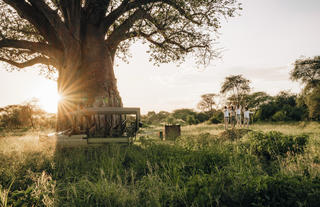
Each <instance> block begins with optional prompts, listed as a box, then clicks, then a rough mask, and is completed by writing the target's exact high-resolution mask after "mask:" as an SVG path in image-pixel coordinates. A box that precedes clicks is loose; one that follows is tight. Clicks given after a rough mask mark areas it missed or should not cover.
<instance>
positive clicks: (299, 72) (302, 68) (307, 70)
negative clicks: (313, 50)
mask: <svg viewBox="0 0 320 207" xmlns="http://www.w3.org/2000/svg"><path fill="white" fill-rule="evenodd" d="M290 77H291V79H292V80H295V81H301V82H302V83H303V84H305V85H306V88H307V89H309V88H314V87H317V86H319V85H320V56H316V57H314V58H306V59H298V60H296V62H295V64H294V69H293V70H292V71H291V73H290Z"/></svg>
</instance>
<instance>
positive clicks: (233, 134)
mask: <svg viewBox="0 0 320 207" xmlns="http://www.w3.org/2000/svg"><path fill="white" fill-rule="evenodd" d="M250 131H251V130H250V129H230V130H225V131H223V132H222V133H220V134H219V135H218V136H219V137H220V138H221V139H224V140H231V141H233V140H236V139H240V138H242V137H243V136H244V135H246V134H248V133H249V132H250Z"/></svg>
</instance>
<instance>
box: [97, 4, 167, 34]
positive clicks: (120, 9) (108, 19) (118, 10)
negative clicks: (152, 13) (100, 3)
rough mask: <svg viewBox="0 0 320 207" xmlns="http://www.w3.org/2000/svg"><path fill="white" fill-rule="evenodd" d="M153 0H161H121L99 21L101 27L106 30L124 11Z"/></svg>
mask: <svg viewBox="0 0 320 207" xmlns="http://www.w3.org/2000/svg"><path fill="white" fill-rule="evenodd" d="M155 2H161V0H134V1H130V0H123V2H122V3H121V5H120V6H119V7H118V8H116V9H115V10H113V11H112V12H111V13H110V14H109V15H108V16H106V17H105V18H104V20H103V21H102V22H101V27H102V28H103V29H104V31H105V32H106V31H107V30H108V29H109V27H110V26H111V25H112V24H113V23H114V22H115V21H116V20H117V19H118V18H119V17H120V16H121V15H123V14H124V13H126V12H128V11H130V10H132V9H136V8H139V7H141V6H143V5H146V4H150V3H155Z"/></svg>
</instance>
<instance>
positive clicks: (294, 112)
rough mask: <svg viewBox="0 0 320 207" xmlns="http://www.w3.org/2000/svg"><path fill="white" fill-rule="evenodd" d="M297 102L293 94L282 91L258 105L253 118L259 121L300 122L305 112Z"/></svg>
mask: <svg viewBox="0 0 320 207" xmlns="http://www.w3.org/2000/svg"><path fill="white" fill-rule="evenodd" d="M297 101H298V98H297V96H296V95H295V94H291V93H289V92H285V91H282V92H280V93H279V94H278V95H276V96H274V97H272V98H270V99H269V101H268V102H267V103H263V104H262V105H260V106H259V108H257V111H256V113H255V115H254V118H255V119H256V120H261V121H262V120H265V121H266V120H267V121H301V120H303V119H304V118H305V117H306V113H307V110H306V108H305V107H304V106H303V105H300V104H298V102H297Z"/></svg>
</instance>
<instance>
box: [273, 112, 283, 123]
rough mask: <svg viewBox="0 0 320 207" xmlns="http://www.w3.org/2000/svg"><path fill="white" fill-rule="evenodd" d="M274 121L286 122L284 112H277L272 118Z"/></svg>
mask: <svg viewBox="0 0 320 207" xmlns="http://www.w3.org/2000/svg"><path fill="white" fill-rule="evenodd" d="M271 119H272V121H285V120H286V114H285V112H284V111H277V112H276V113H275V114H274V115H273V116H272V118H271Z"/></svg>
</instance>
